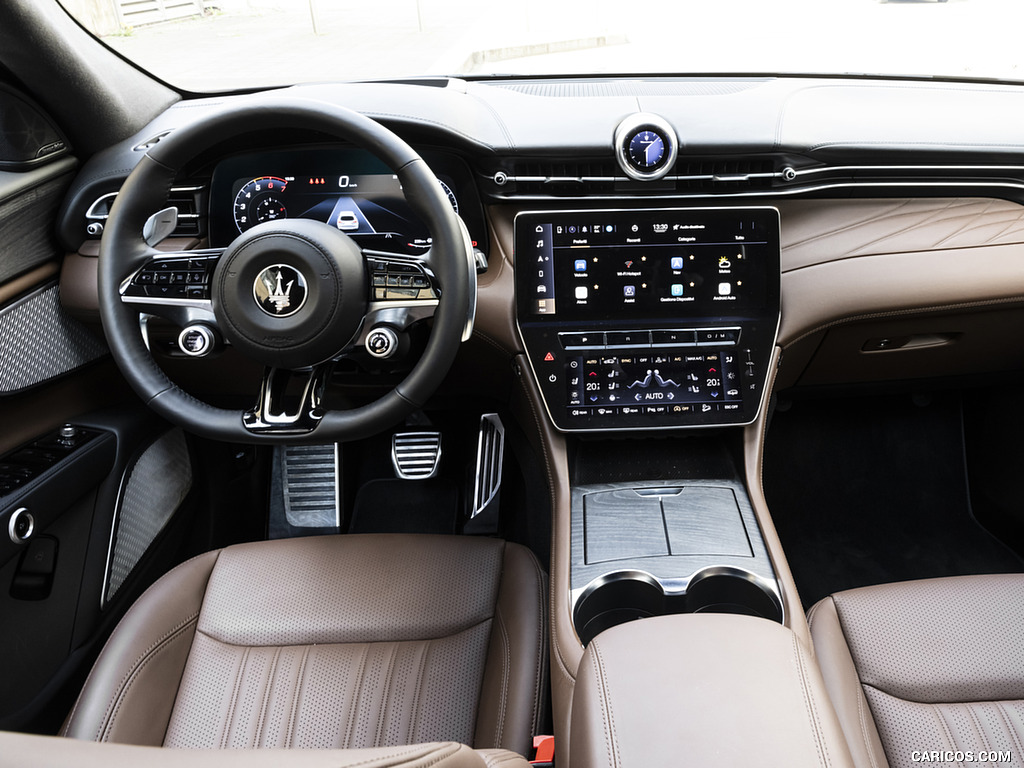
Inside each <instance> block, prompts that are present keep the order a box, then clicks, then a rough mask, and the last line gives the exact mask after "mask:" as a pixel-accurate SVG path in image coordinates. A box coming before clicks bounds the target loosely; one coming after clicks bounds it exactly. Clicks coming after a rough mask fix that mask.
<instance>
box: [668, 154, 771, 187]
mask: <svg viewBox="0 0 1024 768" xmlns="http://www.w3.org/2000/svg"><path fill="white" fill-rule="evenodd" d="M774 176H775V169H774V166H773V163H772V161H771V160H711V161H707V162H689V161H686V160H679V161H677V162H676V165H675V168H673V169H672V172H671V173H670V174H669V178H673V177H674V178H675V182H676V190H677V191H679V192H693V191H699V192H732V191H737V190H748V189H771V186H772V179H773V178H774Z"/></svg>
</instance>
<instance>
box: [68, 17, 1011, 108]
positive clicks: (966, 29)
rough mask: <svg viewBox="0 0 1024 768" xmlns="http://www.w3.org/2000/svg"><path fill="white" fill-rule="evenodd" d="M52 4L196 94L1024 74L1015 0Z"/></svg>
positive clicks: (130, 56)
mask: <svg viewBox="0 0 1024 768" xmlns="http://www.w3.org/2000/svg"><path fill="white" fill-rule="evenodd" d="M62 1H63V3H64V5H65V7H66V8H67V9H68V10H69V12H71V13H72V14H73V15H75V16H76V18H78V19H79V21H80V22H81V23H82V24H83V25H84V26H86V28H88V29H89V30H90V31H92V32H93V33H94V34H96V35H97V36H99V37H100V38H101V39H102V40H103V41H104V42H105V43H106V44H107V45H109V46H110V47H111V48H113V49H115V50H116V51H118V52H120V53H121V54H123V55H124V56H126V57H127V58H128V59H130V60H132V61H134V62H135V63H137V64H138V65H139V66H140V67H142V68H143V69H145V70H147V71H149V72H151V73H152V74H154V75H155V76H157V77H159V78H160V79H162V80H164V81H166V82H168V83H170V84H171V85H173V86H176V87H178V88H181V89H184V90H187V91H195V92H205V91H223V90H233V89H240V88H257V87H267V86H275V85H291V84H295V83H306V82H323V81H339V80H366V79H389V78H406V77H421V76H435V75H436V76H447V75H456V76H480V75H491V74H516V75H541V74H544V75H558V74H565V75H574V74H633V73H635V74H653V73H667V74H736V73H749V74H773V73H777V74H841V75H847V74H852V75H859V74H868V75H893V76H936V77H952V78H960V77H967V78H980V79H989V80H1021V79H1024V73H1022V68H1021V61H1020V59H1021V50H1022V46H1021V45H1020V44H1019V40H1018V39H1017V38H1018V36H1019V32H1018V30H1019V29H1021V27H1022V22H1024V3H1021V2H1020V1H1019V0H948V2H947V1H946V0H889V2H884V1H883V2H879V0H702V1H701V2H697V1H696V0H661V2H641V3H640V4H637V3H630V2H624V1H623V0H615V1H614V2H613V1H612V0H519V1H518V2H511V1H510V0H362V1H361V2H355V1H354V0H215V3H211V2H210V0H174V2H171V1H170V0H165V1H164V2H162V3H138V2H135V1H134V0H62ZM139 8H142V10H138V9H139Z"/></svg>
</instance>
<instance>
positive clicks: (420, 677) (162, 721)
mask: <svg viewBox="0 0 1024 768" xmlns="http://www.w3.org/2000/svg"><path fill="white" fill-rule="evenodd" d="M147 639H149V640H150V642H149V643H148V644H147V643H146V642H144V641H145V640H147ZM545 651H546V629H545V622H544V585H543V574H542V572H541V571H540V569H539V567H538V565H537V562H536V559H535V558H533V556H532V555H531V554H530V553H529V552H528V551H527V550H525V549H524V548H522V547H519V546H516V545H513V544H506V543H504V542H501V541H497V540H493V539H471V538H466V537H454V536H402V535H390V536H330V537H313V538H304V539H294V540H284V541H275V542H260V543H254V544H244V545H240V546H236V547H230V548H228V549H225V550H222V551H219V552H214V553H210V554H208V555H203V556H201V557H200V558H196V559H194V560H192V561H190V562H189V563H186V564H185V565H183V566H181V567H179V568H178V569H176V570H175V571H172V572H171V573H170V574H168V575H167V576H166V577H164V579H162V580H161V582H158V583H157V584H156V585H154V587H153V588H152V589H151V590H150V591H149V592H147V594H146V595H144V596H143V598H142V599H140V601H139V603H138V604H137V605H136V606H135V607H133V609H132V611H131V612H130V613H129V615H128V616H126V617H125V621H124V622H122V625H121V626H119V628H118V630H117V632H116V633H115V635H114V636H113V637H112V638H111V641H110V643H109V644H108V647H107V648H106V649H105V650H104V653H103V655H102V656H101V658H100V660H99V661H98V662H97V666H96V670H94V673H93V675H92V676H91V679H90V682H89V683H88V684H87V686H86V689H85V691H83V695H82V698H81V700H80V702H79V704H78V705H76V709H75V711H74V712H73V714H72V717H71V718H70V720H69V724H68V729H67V730H68V733H69V734H70V735H76V736H79V737H83V738H93V739H98V740H110V741H121V742H127V743H136V744H153V743H156V744H165V745H166V746H172V747H192V748H210V747H235V748H247V747H299V748H302V747H311V748H365V747H377V746H391V745H398V744H410V743H419V742H427V741H456V742H461V743H465V744H470V745H474V746H477V747H503V748H509V749H513V750H515V751H518V752H520V753H525V752H526V750H527V749H528V748H529V744H530V737H531V735H532V733H533V732H534V731H535V729H536V728H537V727H538V725H539V723H538V718H539V716H540V714H539V710H540V706H541V701H542V690H543V678H544V672H545V667H544V661H543V659H544V655H545ZM175 674H176V675H177V677H176V678H175ZM171 681H173V685H169V683H170V682H171ZM168 687H169V688H170V690H169V691H168V690H167V688H168ZM101 707H102V712H101ZM142 712H146V713H147V714H146V715H145V716H144V717H142V716H138V715H140V714H141V713H142Z"/></svg>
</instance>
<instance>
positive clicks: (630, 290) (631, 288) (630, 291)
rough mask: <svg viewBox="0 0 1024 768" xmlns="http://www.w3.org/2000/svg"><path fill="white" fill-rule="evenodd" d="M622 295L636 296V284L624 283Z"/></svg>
mask: <svg viewBox="0 0 1024 768" xmlns="http://www.w3.org/2000/svg"><path fill="white" fill-rule="evenodd" d="M622 295H623V296H626V297H630V296H636V286H635V285H624V286H622Z"/></svg>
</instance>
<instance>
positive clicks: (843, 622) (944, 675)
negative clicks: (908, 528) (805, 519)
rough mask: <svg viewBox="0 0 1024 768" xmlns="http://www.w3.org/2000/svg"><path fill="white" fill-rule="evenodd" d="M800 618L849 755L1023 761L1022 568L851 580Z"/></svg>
mask: <svg viewBox="0 0 1024 768" xmlns="http://www.w3.org/2000/svg"><path fill="white" fill-rule="evenodd" d="M807 619H808V623H809V625H810V628H811V637H812V639H813V641H814V649H815V654H816V655H817V659H818V664H819V666H820V667H821V672H822V676H823V677H824V680H825V687H826V689H827V690H828V693H829V696H830V697H831V699H832V703H833V704H834V706H835V710H836V714H837V715H838V716H839V721H840V723H841V725H842V728H843V732H844V733H845V735H846V740H847V742H848V743H849V746H850V752H851V753H852V755H853V758H854V762H855V764H856V765H858V766H863V767H864V768H881V766H885V765H890V766H893V768H896V767H897V766H916V765H921V764H922V763H926V764H929V763H930V764H935V763H942V764H957V763H958V762H963V761H969V760H971V759H972V757H973V759H974V760H975V761H980V760H983V759H991V761H992V762H996V757H999V756H993V755H991V754H989V753H992V752H996V753H1002V756H1003V757H1005V755H1006V753H1009V754H1011V755H1012V760H1013V762H1012V764H1013V765H1021V764H1022V763H1024V639H1022V633H1024V574H1007V575H991V576H961V577H954V578H942V579H927V580H922V581H912V582H905V583H899V584H885V585H881V586H876V587H864V588H861V589H852V590H849V591H846V592H839V593H837V594H834V595H832V596H830V597H827V598H825V599H824V600H822V601H820V602H819V603H817V604H816V605H815V606H814V607H813V608H811V610H810V613H809V614H808V617H807ZM982 753H986V754H985V755H982ZM1004 764H1005V763H1004Z"/></svg>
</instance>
